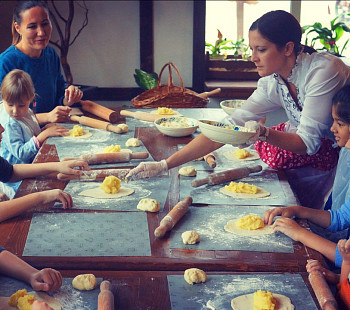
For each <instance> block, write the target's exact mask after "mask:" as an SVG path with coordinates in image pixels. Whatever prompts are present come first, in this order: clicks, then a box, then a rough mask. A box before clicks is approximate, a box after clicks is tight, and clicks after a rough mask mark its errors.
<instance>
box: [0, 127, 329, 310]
mask: <svg viewBox="0 0 350 310" xmlns="http://www.w3.org/2000/svg"><path fill="white" fill-rule="evenodd" d="M135 137H137V138H139V139H140V140H142V142H143V144H144V145H145V146H146V147H147V149H148V151H149V152H150V154H152V156H153V158H154V159H155V160H161V159H163V158H167V157H168V156H170V155H171V154H173V153H174V152H175V151H176V150H177V145H178V144H186V143H188V142H189V141H190V140H191V139H192V138H191V137H184V138H171V137H167V136H164V135H163V134H161V133H160V132H159V131H158V130H157V129H156V128H155V127H142V124H140V127H137V128H136V129H135ZM154 141H157V143H154ZM35 161H36V162H49V161H58V156H57V152H56V150H55V146H54V145H49V144H45V145H43V147H42V149H41V151H40V153H39V155H38V156H37V157H36V160H35ZM125 167H131V165H130V164H126V165H125ZM170 176H171V180H172V181H171V186H170V188H169V193H168V199H167V202H166V204H165V206H164V210H163V211H162V212H159V213H156V214H154V213H148V214H147V221H148V228H149V238H150V246H151V256H144V257H118V256H103V257H101V256H100V257H92V256H91V257H45V256H43V257H40V256H36V257H32V256H31V257H29V256H23V255H22V254H23V250H24V246H25V243H26V238H27V235H28V231H29V227H30V224H31V219H32V214H33V212H28V213H26V214H24V215H21V216H18V217H16V218H13V219H10V220H7V221H5V222H3V223H1V225H0V246H4V247H5V248H7V249H8V250H10V251H11V252H13V253H15V254H16V255H18V256H19V257H22V258H23V259H24V260H25V261H27V262H28V263H30V264H31V265H33V266H35V267H37V268H43V267H52V268H56V269H59V270H62V271H63V275H66V276H69V275H71V274H74V273H76V271H78V270H85V271H86V272H94V273H96V274H97V275H101V276H102V277H105V278H111V277H112V278H113V277H114V276H115V277H116V279H118V280H115V281H114V280H113V281H114V284H115V285H117V286H118V284H116V283H118V281H122V280H120V279H121V278H120V277H122V278H123V277H125V276H126V278H128V279H129V280H127V281H131V283H132V284H130V285H133V286H135V288H134V289H132V290H131V291H132V293H131V294H129V295H128V299H126V300H123V301H120V303H121V305H122V307H121V308H122V309H135V308H132V306H131V304H132V303H133V302H134V300H135V298H136V297H135V296H136V295H137V296H138V302H139V303H140V306H139V307H138V308H137V309H146V308H147V309H171V308H170V304H169V297H168V296H166V294H165V293H164V292H163V288H164V287H165V285H164V281H165V280H164V279H165V275H166V274H169V272H178V273H181V272H183V271H184V270H185V269H187V268H192V267H197V268H200V269H203V270H206V271H213V272H228V271H229V272H233V271H234V272H267V271H268V272H292V273H305V266H306V262H307V260H308V259H318V260H321V261H322V260H323V257H322V255H321V254H319V253H318V252H317V251H314V250H312V249H310V248H307V247H305V246H304V245H302V244H301V243H298V242H294V243H293V247H294V253H270V252H254V251H222V250H186V249H172V248H170V247H169V235H168V234H167V235H166V236H165V237H164V238H160V239H158V238H156V237H155V236H154V234H153V232H154V230H155V228H156V227H157V226H158V225H159V222H160V220H161V219H162V218H163V217H164V216H165V215H166V214H167V213H168V212H169V211H170V210H171V208H172V207H173V206H174V205H175V204H176V203H177V202H178V201H179V199H180V192H179V180H178V178H177V169H173V170H171V171H170ZM278 176H279V178H280V180H281V181H283V182H282V183H283V184H285V183H286V178H285V176H284V174H283V173H282V172H278ZM38 179H39V180H41V181H42V182H40V183H39V184H41V186H42V188H40V186H39V188H38V185H37V184H38V182H35V180H33V179H28V180H24V181H23V183H22V185H21V187H20V188H19V191H18V193H17V197H19V196H23V195H26V194H28V193H30V192H35V191H40V190H44V189H48V188H60V189H64V187H65V186H66V182H62V181H59V180H57V179H56V178H55V176H52V177H50V178H49V177H45V178H43V177H40V178H38ZM284 186H285V185H284ZM291 195H292V194H291ZM291 198H292V197H291ZM35 211H36V212H37V211H42V212H47V211H45V210H40V208H38V209H36V210H35ZM50 212H71V213H89V212H94V213H96V212H101V213H103V212H106V211H91V210H74V208H73V209H71V210H64V211H63V210H57V209H55V210H50ZM108 212H118V211H108ZM300 223H301V224H302V225H305V227H306V223H305V222H304V221H301V222H300ZM64 270H67V272H65V271H64ZM129 275H133V276H132V277H131V278H130V277H129ZM152 275H154V277H155V279H156V280H155V282H152V283H153V284H154V287H153V288H154V290H155V291H159V293H157V294H158V295H159V296H162V297H161V298H160V299H159V300H157V298H151V299H152V301H151V300H150V298H149V296H148V297H147V298H142V296H143V295H147V293H145V292H144V293H142V294H141V293H140V291H141V290H144V289H145V286H146V287H147V286H148V285H149V281H150V280H149V277H150V276H151V277H153V276H152ZM303 277H304V278H305V274H304V275H303ZM305 282H306V283H307V285H309V284H308V281H307V279H306V278H305ZM135 283H136V284H135ZM153 284H152V285H153ZM119 289H120V288H118V289H117V291H118V290H119ZM117 295H118V293H117ZM116 304H118V302H116ZM153 304H154V307H153V306H150V305H153ZM148 306H150V307H148ZM159 306H160V307H159Z"/></svg>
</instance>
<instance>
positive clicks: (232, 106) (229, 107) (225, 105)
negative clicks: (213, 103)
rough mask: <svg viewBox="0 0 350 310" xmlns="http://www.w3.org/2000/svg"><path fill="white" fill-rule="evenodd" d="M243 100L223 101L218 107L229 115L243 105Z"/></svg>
mask: <svg viewBox="0 0 350 310" xmlns="http://www.w3.org/2000/svg"><path fill="white" fill-rule="evenodd" d="M244 102H245V100H242V99H233V100H224V101H221V102H220V107H221V108H222V109H223V110H224V111H225V112H226V113H227V114H228V115H231V114H232V112H233V111H234V110H236V109H237V108H240V107H241V106H242V105H243V104H244Z"/></svg>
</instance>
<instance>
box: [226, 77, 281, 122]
mask: <svg viewBox="0 0 350 310" xmlns="http://www.w3.org/2000/svg"><path fill="white" fill-rule="evenodd" d="M276 83H277V82H276V80H275V78H274V77H273V76H268V77H263V78H260V79H259V81H258V87H257V89H256V90H255V91H254V93H253V94H252V95H251V96H250V97H249V98H248V99H247V100H246V102H245V103H244V104H243V106H242V107H241V108H239V109H237V110H235V111H234V112H233V113H232V114H231V115H230V118H231V119H232V120H233V121H234V122H235V123H236V124H237V125H240V126H243V125H244V123H245V122H246V121H250V120H254V121H259V120H260V119H261V118H263V117H264V116H265V115H266V114H267V113H269V112H272V111H275V110H278V109H279V108H281V102H280V100H279V97H278V94H277V91H276Z"/></svg>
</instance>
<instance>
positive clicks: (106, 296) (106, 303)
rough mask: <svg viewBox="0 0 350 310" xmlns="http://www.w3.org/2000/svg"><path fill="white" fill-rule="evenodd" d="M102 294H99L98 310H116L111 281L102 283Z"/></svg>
mask: <svg viewBox="0 0 350 310" xmlns="http://www.w3.org/2000/svg"><path fill="white" fill-rule="evenodd" d="M100 290H101V292H100V293H99V294H98V298H97V300H98V302H97V304H98V305H97V309H98V310H114V295H113V293H112V284H111V282H109V281H102V283H101V285H100Z"/></svg>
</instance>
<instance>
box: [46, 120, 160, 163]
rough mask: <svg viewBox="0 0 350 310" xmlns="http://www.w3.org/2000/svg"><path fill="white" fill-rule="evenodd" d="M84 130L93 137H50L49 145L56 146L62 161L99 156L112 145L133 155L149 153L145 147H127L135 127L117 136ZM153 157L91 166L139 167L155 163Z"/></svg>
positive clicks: (69, 126) (71, 125)
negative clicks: (144, 163)
mask: <svg viewBox="0 0 350 310" xmlns="http://www.w3.org/2000/svg"><path fill="white" fill-rule="evenodd" d="M61 125H62V126H64V127H66V128H68V129H71V128H73V125H74V124H61ZM82 127H83V128H84V129H88V130H89V131H90V132H91V133H92V136H91V137H90V138H88V139H79V138H77V139H73V138H64V137H50V138H49V139H48V140H47V144H54V145H55V146H56V150H57V154H58V157H59V159H60V160H62V159H63V158H66V157H79V156H81V155H86V154H99V153H103V150H104V148H105V147H107V146H110V145H112V144H113V145H120V147H121V148H122V149H130V150H131V151H132V152H133V153H136V152H137V153H138V152H148V150H147V148H146V147H145V146H144V145H143V143H142V141H140V142H141V145H140V146H138V147H126V146H125V142H126V141H127V140H128V139H130V138H134V135H135V130H134V129H133V127H130V128H129V131H128V132H127V133H124V134H116V133H114V132H110V131H105V130H102V129H94V128H91V127H86V126H82ZM153 160H154V159H153V157H152V155H151V154H150V155H149V157H148V158H147V159H132V160H131V161H130V162H126V163H112V164H99V165H90V166H91V167H92V168H106V167H122V166H137V165H138V164H139V163H140V162H142V161H153Z"/></svg>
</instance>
